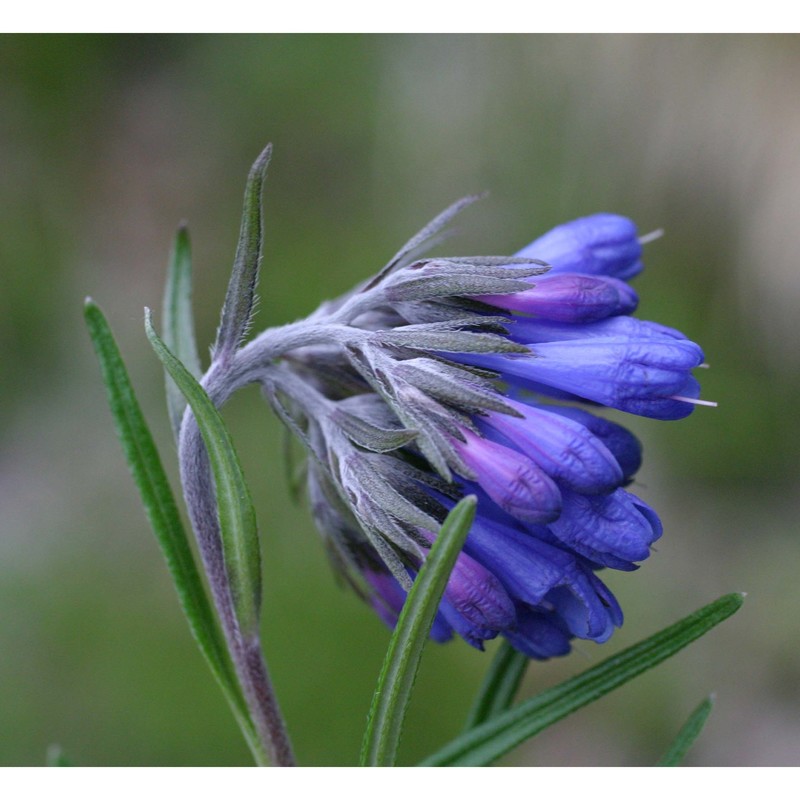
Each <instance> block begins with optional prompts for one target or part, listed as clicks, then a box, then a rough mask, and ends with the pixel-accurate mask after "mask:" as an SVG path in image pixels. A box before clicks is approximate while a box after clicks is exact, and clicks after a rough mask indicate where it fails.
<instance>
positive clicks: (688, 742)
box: [656, 694, 714, 767]
mask: <svg viewBox="0 0 800 800" xmlns="http://www.w3.org/2000/svg"><path fill="white" fill-rule="evenodd" d="M713 707H714V695H713V694H712V695H710V696H709V697H706V699H705V700H703V702H702V703H700V705H699V706H697V708H696V709H695V710H694V711H692V713H691V715H690V717H689V719H687V720H686V722H685V723H684V726H683V727H682V728H681V729H680V731H678V735H677V736H676V737H675V741H674V742H673V743H672V744H671V745H670V747H669V749H668V750H667V752H666V753H664V755H663V756H661V758H660V759H659V760H658V763H657V764H656V766H657V767H679V766H680V765H681V763H682V762H683V759H684V758H685V757H686V753H688V752H689V748H690V747H691V746H692V745H693V744H694V742H695V739H697V737H698V736H699V735H700V732H701V731H702V730H703V727H704V726H705V724H706V720H707V719H708V715H709V714H710V713H711V709H712V708H713Z"/></svg>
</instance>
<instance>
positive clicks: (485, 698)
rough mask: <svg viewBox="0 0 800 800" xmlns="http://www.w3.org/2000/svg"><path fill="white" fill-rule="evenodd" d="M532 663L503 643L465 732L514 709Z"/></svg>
mask: <svg viewBox="0 0 800 800" xmlns="http://www.w3.org/2000/svg"><path fill="white" fill-rule="evenodd" d="M529 663H530V659H529V658H528V657H527V656H526V655H524V654H523V653H520V652H519V651H518V650H515V649H514V648H513V647H512V646H511V645H510V644H509V643H508V642H507V641H506V640H505V639H504V640H503V641H502V643H501V644H500V647H499V649H498V650H497V654H496V655H495V657H494V660H493V661H492V663H491V665H490V666H489V671H488V672H487V673H486V676H485V677H484V679H483V684H482V685H481V688H480V689H479V690H478V696H477V697H476V698H475V702H474V703H473V704H472V708H471V709H470V712H469V715H468V716H467V722H466V725H465V726H464V727H465V730H470V728H475V727H476V726H478V725H480V724H481V723H482V722H486V720H487V719H491V718H492V717H495V716H497V715H498V714H500V713H501V712H503V711H506V710H507V709H509V708H511V706H512V704H513V702H514V697H515V696H516V694H517V690H518V689H519V685H520V683H521V682H522V677H523V676H524V675H525V670H526V669H527V667H528V664H529Z"/></svg>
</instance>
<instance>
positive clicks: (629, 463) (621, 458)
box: [547, 406, 642, 481]
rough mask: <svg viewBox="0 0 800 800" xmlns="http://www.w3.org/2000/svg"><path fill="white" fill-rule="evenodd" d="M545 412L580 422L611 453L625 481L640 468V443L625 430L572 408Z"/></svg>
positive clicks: (620, 426)
mask: <svg viewBox="0 0 800 800" xmlns="http://www.w3.org/2000/svg"><path fill="white" fill-rule="evenodd" d="M547 411H548V412H550V413H551V414H558V415H559V416H562V417H568V418H569V419H572V420H575V421H576V422H580V423H581V425H583V426H584V427H585V428H587V429H588V430H590V431H591V432H592V433H593V434H594V435H595V436H596V437H597V438H598V439H600V441H602V442H603V444H604V445H605V446H606V447H607V448H608V449H609V451H610V452H611V453H613V455H614V458H616V459H617V463H618V464H619V466H620V469H621V470H622V475H623V479H624V480H625V481H629V480H630V479H631V478H632V477H633V476H634V475H635V474H636V473H637V472H638V471H639V467H641V466H642V443H641V442H640V441H639V440H638V439H637V438H636V437H635V436H634V435H633V434H632V433H631V432H630V431H629V430H628V429H627V428H623V427H622V425H617V424H616V423H615V422H611V421H609V420H607V419H603V417H597V416H595V415H594V414H591V413H589V412H588V411H584V409H582V408H575V407H574V406H548V407H547Z"/></svg>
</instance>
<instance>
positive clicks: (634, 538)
mask: <svg viewBox="0 0 800 800" xmlns="http://www.w3.org/2000/svg"><path fill="white" fill-rule="evenodd" d="M563 497H564V507H563V511H562V512H561V516H560V517H559V518H558V519H557V520H555V521H554V522H552V523H550V525H549V526H548V529H549V530H550V531H551V532H552V533H553V534H554V535H555V536H556V537H557V538H558V539H559V540H560V541H561V542H562V543H563V544H564V545H566V546H567V547H569V548H570V549H571V550H573V551H575V552H576V553H578V554H579V555H582V556H583V557H584V558H587V559H589V560H590V561H592V562H594V563H596V564H600V565H602V566H605V567H612V568H614V569H619V570H625V571H630V570H633V569H636V566H635V564H634V562H636V561H644V560H645V559H646V558H647V557H648V556H649V555H650V545H651V544H652V543H653V542H654V541H656V539H658V538H659V537H660V536H661V533H662V528H661V522H660V521H659V519H658V517H657V516H656V514H655V512H654V511H653V510H652V509H651V508H650V507H649V506H647V505H645V504H644V503H642V501H641V500H639V499H638V498H636V497H634V496H633V495H631V494H628V492H626V491H625V490H624V489H617V490H616V491H615V492H613V493H612V494H610V495H605V496H599V497H598V496H595V497H589V496H587V495H581V494H575V493H572V492H569V493H567V492H565V493H564V495H563Z"/></svg>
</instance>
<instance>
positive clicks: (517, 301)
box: [475, 272, 639, 323]
mask: <svg viewBox="0 0 800 800" xmlns="http://www.w3.org/2000/svg"><path fill="white" fill-rule="evenodd" d="M530 282H532V283H534V284H535V285H534V286H533V287H532V288H531V289H529V290H528V291H525V292H516V293H515V294H498V295H480V296H478V297H476V298H475V299H476V300H480V301H481V302H483V303H488V304H489V305H493V306H497V307H499V308H507V309H509V310H511V311H519V312H522V313H523V314H533V315H535V316H536V317H538V318H542V319H549V320H556V321H558V322H572V323H575V322H593V321H594V320H599V319H605V318H606V317H611V316H615V315H617V314H630V313H632V312H633V311H635V310H636V306H637V305H638V304H639V297H638V295H637V294H636V292H635V291H634V290H633V289H631V287H630V286H628V284H627V283H625V282H623V281H621V280H617V279H616V278H609V277H604V276H594V275H579V274H576V273H572V272H564V273H562V274H559V275H545V276H543V277H540V278H534V279H531V281H530Z"/></svg>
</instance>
